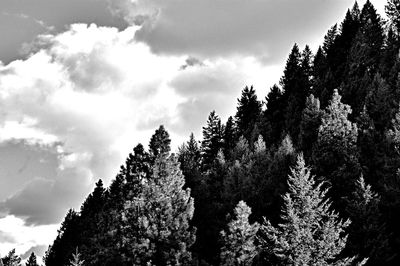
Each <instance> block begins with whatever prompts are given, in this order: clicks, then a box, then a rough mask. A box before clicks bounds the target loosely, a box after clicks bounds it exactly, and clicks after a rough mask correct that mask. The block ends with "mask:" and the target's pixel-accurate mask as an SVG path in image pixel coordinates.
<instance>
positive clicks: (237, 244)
mask: <svg viewBox="0 0 400 266" xmlns="http://www.w3.org/2000/svg"><path fill="white" fill-rule="evenodd" d="M234 212H235V213H234V219H233V220H231V221H230V222H229V224H228V230H227V231H226V232H225V231H222V232H221V238H222V242H223V245H222V248H221V255H220V257H221V263H220V265H223V266H250V265H252V262H253V259H254V257H255V256H256V255H257V247H256V244H255V240H256V234H257V231H258V228H259V225H258V223H253V224H250V222H249V216H250V215H251V208H250V207H248V206H247V204H246V203H245V202H244V201H240V202H239V203H238V204H237V206H236V208H235V210H234Z"/></svg>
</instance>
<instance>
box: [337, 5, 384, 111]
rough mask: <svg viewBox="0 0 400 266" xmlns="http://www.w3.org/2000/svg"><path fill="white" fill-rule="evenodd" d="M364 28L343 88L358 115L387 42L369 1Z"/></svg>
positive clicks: (362, 16) (362, 24)
mask: <svg viewBox="0 0 400 266" xmlns="http://www.w3.org/2000/svg"><path fill="white" fill-rule="evenodd" d="M360 23H361V26H360V29H359V31H358V33H357V35H356V37H355V39H354V41H353V45H352V48H351V51H350V55H349V69H348V77H347V80H346V84H345V86H344V89H343V100H344V102H345V103H347V104H349V105H350V106H351V107H352V109H353V110H354V116H357V115H358V114H359V113H360V112H361V111H362V108H363V106H364V103H365V98H366V96H367V95H368V91H367V89H366V88H367V87H368V85H369V84H370V83H371V81H372V79H373V77H374V76H375V74H376V73H377V71H378V69H379V66H380V64H379V63H380V61H381V53H382V47H383V41H384V35H383V28H382V21H381V18H380V16H379V15H378V13H377V11H376V9H375V8H374V6H373V5H372V4H371V2H370V1H369V0H367V2H366V3H365V5H364V7H363V9H362V10H361V14H360Z"/></svg>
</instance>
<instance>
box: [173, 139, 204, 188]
mask: <svg viewBox="0 0 400 266" xmlns="http://www.w3.org/2000/svg"><path fill="white" fill-rule="evenodd" d="M200 159H201V154H200V148H199V146H198V144H197V141H196V139H195V138H194V134H193V133H191V134H190V138H189V141H187V142H186V143H184V144H183V145H182V146H181V147H180V148H179V156H178V160H179V162H180V166H181V169H182V173H183V176H184V177H185V180H186V182H185V184H186V186H187V187H190V188H191V190H192V192H193V190H195V189H197V188H199V187H200V185H201V184H200V182H201V180H200V179H201V176H200Z"/></svg>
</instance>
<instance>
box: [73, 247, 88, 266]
mask: <svg viewBox="0 0 400 266" xmlns="http://www.w3.org/2000/svg"><path fill="white" fill-rule="evenodd" d="M80 257H81V254H80V253H79V252H78V248H76V251H75V253H74V254H72V260H70V261H69V263H70V264H69V265H70V266H83V263H84V262H85V261H84V260H81V258H80Z"/></svg>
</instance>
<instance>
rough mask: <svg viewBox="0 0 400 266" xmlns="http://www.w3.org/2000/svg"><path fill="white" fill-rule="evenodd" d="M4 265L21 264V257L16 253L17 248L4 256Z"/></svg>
mask: <svg viewBox="0 0 400 266" xmlns="http://www.w3.org/2000/svg"><path fill="white" fill-rule="evenodd" d="M3 263H4V266H21V258H20V257H19V256H18V255H16V254H15V248H14V249H12V250H10V252H8V254H7V256H5V257H4V258H3Z"/></svg>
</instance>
